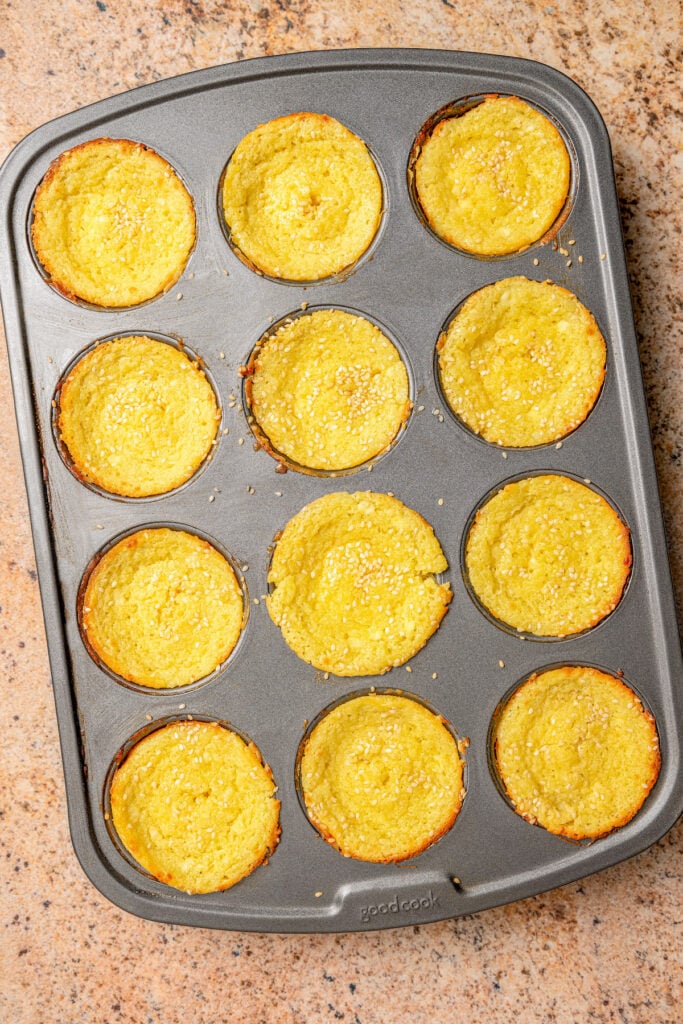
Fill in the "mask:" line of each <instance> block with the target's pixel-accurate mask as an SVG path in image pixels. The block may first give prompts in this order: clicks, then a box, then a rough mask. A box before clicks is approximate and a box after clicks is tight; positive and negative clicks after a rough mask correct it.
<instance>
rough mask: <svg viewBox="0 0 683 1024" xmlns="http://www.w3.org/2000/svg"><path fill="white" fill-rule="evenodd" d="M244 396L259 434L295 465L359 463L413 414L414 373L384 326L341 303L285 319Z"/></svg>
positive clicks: (263, 346)
mask: <svg viewBox="0 0 683 1024" xmlns="http://www.w3.org/2000/svg"><path fill="white" fill-rule="evenodd" d="M246 395H247V402H248V406H249V411H250V413H251V415H252V416H253V417H254V420H255V424H254V425H255V429H256V430H257V433H258V436H259V437H261V438H262V439H263V440H264V441H265V444H266V447H267V448H268V450H269V451H270V452H271V454H273V455H274V456H275V458H278V457H279V456H284V458H285V459H287V460H291V462H293V463H295V468H296V466H297V465H298V466H299V467H305V468H308V469H312V470H341V469H349V468H351V467H353V466H359V465H361V464H362V463H363V462H367V461H368V460H369V459H372V458H374V457H375V456H376V455H379V454H380V453H381V452H383V451H384V450H385V449H386V448H388V447H389V445H390V444H391V442H392V441H393V440H394V438H395V437H396V435H397V434H398V432H399V431H400V429H401V427H402V426H403V425H404V424H405V421H406V419H407V418H408V415H409V413H410V407H411V406H410V398H409V384H408V373H407V371H406V368H405V365H404V363H403V361H402V359H401V357H400V355H399V354H398V352H397V350H396V348H395V346H394V345H393V344H392V343H391V341H389V339H388V338H387V337H386V335H384V334H383V333H382V331H380V329H379V327H376V326H375V324H373V323H370V321H369V320H366V319H365V318H364V317H361V316H354V315H352V314H351V313H345V312H343V311H342V310H340V309H318V310H315V311H314V312H312V313H307V314H305V315H303V316H298V317H296V318H295V319H292V320H288V321H286V322H285V323H284V324H283V325H282V326H281V327H279V328H278V329H277V331H275V333H273V334H271V335H269V336H267V337H266V338H265V339H264V340H263V341H262V342H261V343H260V344H259V345H258V346H257V348H256V349H255V351H254V353H253V355H252V357H251V359H250V361H249V365H248V367H247V382H246Z"/></svg>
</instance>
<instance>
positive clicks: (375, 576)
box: [268, 491, 453, 676]
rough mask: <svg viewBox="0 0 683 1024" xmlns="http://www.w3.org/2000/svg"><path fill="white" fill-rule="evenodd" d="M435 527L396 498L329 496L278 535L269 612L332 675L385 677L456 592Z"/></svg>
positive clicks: (426, 634)
mask: <svg viewBox="0 0 683 1024" xmlns="http://www.w3.org/2000/svg"><path fill="white" fill-rule="evenodd" d="M447 565H448V563H447V562H446V559H445V557H444V554H443V551H442V550H441V546H440V544H439V542H438V540H437V539H436V537H435V536H434V531H433V530H432V527H431V526H430V525H429V523H427V522H426V521H425V520H424V519H423V518H422V516H421V515H419V514H418V513H417V512H414V511H413V510H412V509H410V508H408V507H407V506H406V505H403V504H402V503H401V502H400V501H398V499H397V498H393V497H390V496H389V495H387V494H375V493H373V492H372V491H359V492H357V493H355V494H349V493H347V492H346V491H342V492H337V493H332V494H326V495H324V496H323V497H322V498H317V499H316V500H315V501H312V502H311V503H310V504H309V505H306V506H305V507H304V508H303V509H302V510H301V511H300V512H298V513H297V514H296V515H295V516H294V518H293V519H290V521H289V523H288V524H287V526H286V527H285V529H284V530H283V532H282V534H281V535H280V537H279V539H278V540H277V544H276V546H275V551H274V553H273V558H272V562H271V565H270V571H269V573H268V583H269V584H270V587H271V593H270V595H269V597H268V610H269V612H270V615H271V618H272V619H273V622H275V624H276V625H277V626H279V627H280V629H281V630H282V635H283V637H284V638H285V640H286V642H287V643H288V644H289V646H290V647H291V648H292V650H294V651H295V652H296V653H297V654H298V655H299V657H300V658H303V660H304V661H307V662H310V664H312V665H315V667H316V668H319V669H321V670H323V671H325V672H332V673H334V674H335V675H338V676H369V675H375V674H379V673H382V672H388V671H389V669H390V668H392V667H394V666H396V665H402V664H403V663H404V662H406V661H408V659H409V658H411V657H412V656H413V655H414V654H415V653H416V652H417V651H419V650H420V648H421V647H423V646H424V644H425V643H426V642H427V640H428V639H429V638H430V636H431V635H432V634H433V633H434V632H435V630H436V629H437V628H438V626H439V623H440V622H441V619H442V618H443V616H444V615H445V614H446V609H447V608H448V604H449V602H450V600H451V597H452V596H453V595H452V593H451V589H450V586H449V584H448V583H439V582H437V580H436V579H435V575H436V574H437V573H441V572H444V571H445V569H446V568H447Z"/></svg>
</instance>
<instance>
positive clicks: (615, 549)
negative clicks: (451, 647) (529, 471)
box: [465, 474, 632, 637]
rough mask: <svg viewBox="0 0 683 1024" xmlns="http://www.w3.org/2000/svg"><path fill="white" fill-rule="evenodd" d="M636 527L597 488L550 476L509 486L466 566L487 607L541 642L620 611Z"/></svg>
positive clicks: (478, 527) (470, 541)
mask: <svg viewBox="0 0 683 1024" xmlns="http://www.w3.org/2000/svg"><path fill="white" fill-rule="evenodd" d="M631 560H632V559H631V542H630V536H629V530H628V527H627V526H626V525H625V524H624V523H623V522H622V521H621V519H620V518H619V516H618V515H617V513H616V512H615V510H614V509H613V508H612V506H611V505H610V504H609V503H608V502H607V501H605V499H604V498H603V497H601V496H600V495H599V494H597V493H596V492H595V491H594V490H592V488H590V487H586V486H585V485H584V484H580V483H577V481H576V480H572V479H571V478H569V477H566V476H560V475H556V474H545V475H542V476H531V477H527V478H526V479H523V480H515V481H513V482H512V483H509V484H507V485H506V486H505V487H503V488H502V489H501V490H500V491H498V493H497V494H495V495H494V496H493V497H492V498H490V499H489V500H488V501H487V502H486V503H485V504H484V505H482V507H481V508H480V509H479V510H478V512H477V514H476V516H475V519H474V522H473V524H472V527H471V529H470V531H469V534H468V537H467V544H466V551H465V564H466V569H467V574H468V576H469V582H470V585H471V587H472V589H473V590H474V593H475V594H476V596H477V598H478V599H479V601H480V602H481V603H482V605H483V606H484V607H485V608H487V609H488V611H489V612H490V613H491V614H492V615H493V616H494V617H495V618H496V619H498V620H499V621H501V622H503V623H506V624H507V625H508V626H511V627H512V628H513V629H516V630H519V631H521V632H526V633H532V634H534V635H536V636H548V637H562V636H570V635H572V634H575V633H580V632H582V631H583V630H585V629H589V628H590V627H591V626H595V625H596V624H597V623H598V622H600V620H601V619H604V617H605V616H606V615H609V613H610V612H611V611H612V610H613V609H614V608H616V606H617V604H618V603H619V600H620V598H621V595H622V593H623V590H624V587H625V585H626V581H627V580H628V577H629V573H630V570H631Z"/></svg>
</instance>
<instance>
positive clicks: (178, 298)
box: [176, 292, 183, 302]
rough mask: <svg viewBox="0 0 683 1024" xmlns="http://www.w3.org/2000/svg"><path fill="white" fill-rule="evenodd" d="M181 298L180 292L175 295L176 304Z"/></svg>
mask: <svg viewBox="0 0 683 1024" xmlns="http://www.w3.org/2000/svg"><path fill="white" fill-rule="evenodd" d="M182 297H183V293H182V292H178V294H177V295H176V302H180V300H181V299H182Z"/></svg>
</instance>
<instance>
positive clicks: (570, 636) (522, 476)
mask: <svg viewBox="0 0 683 1024" xmlns="http://www.w3.org/2000/svg"><path fill="white" fill-rule="evenodd" d="M484 443H487V442H484ZM535 476H562V477H568V478H569V479H570V480H575V481H576V483H579V484H583V485H584V486H585V487H589V488H590V489H591V490H592V491H594V492H595V493H596V494H599V495H600V497H601V498H603V499H604V500H605V501H606V502H607V504H608V505H609V506H610V508H612V509H613V511H614V512H615V514H616V515H617V516H618V518H619V519H620V521H621V522H622V523H623V524H624V525H625V526H626V527H627V529H629V538H630V548H631V565H630V568H629V574H628V577H627V579H626V581H625V583H624V586H623V588H622V591H621V596H620V597H619V600H618V601H617V603H616V605H615V606H614V608H613V609H612V610H611V611H610V612H608V613H607V615H604V616H603V617H602V618H601V619H600V620H599V621H598V622H596V623H595V625H593V626H587V627H586V629H582V630H579V631H578V632H576V633H567V634H566V635H565V636H552V635H547V634H544V635H540V634H537V633H530V632H527V631H526V630H523V629H515V627H514V626H511V625H510V624H509V623H507V622H503V620H502V619H499V618H497V617H496V616H495V615H494V614H493V613H492V612H491V611H489V609H488V608H487V607H486V605H485V604H484V603H483V602H482V601H481V599H480V598H479V596H478V594H477V592H476V590H475V589H474V587H473V586H472V582H471V580H470V574H469V571H468V568H467V559H466V551H467V542H468V540H469V536H470V531H471V529H472V526H473V524H474V520H475V518H476V515H477V512H478V511H479V510H480V509H481V508H483V507H484V505H486V504H487V502H489V501H490V500H491V498H493V497H495V495H496V494H498V493H499V492H500V491H502V490H503V488H504V487H507V485H508V484H512V483H516V482H517V481H519V480H527V479H529V478H530V477H535ZM635 570H636V554H635V551H634V544H633V533H632V531H631V530H630V528H629V526H628V522H627V520H626V517H625V516H624V515H622V513H621V511H620V510H619V508H618V507H617V505H616V504H615V503H614V502H613V501H612V499H611V498H610V497H609V495H607V494H606V493H605V492H604V491H603V490H602V489H601V488H600V487H598V486H597V485H596V484H595V483H593V481H592V480H587V479H586V478H581V477H579V476H577V475H576V474H575V473H570V472H567V471H566V470H558V469H537V470H533V471H531V472H527V473H517V474H516V475H515V476H509V477H506V478H505V479H504V480H501V481H500V482H499V483H497V484H496V485H495V486H494V487H492V488H491V489H490V490H489V491H488V492H487V493H486V494H485V495H484V496H483V498H482V499H481V501H479V502H478V504H477V505H476V506H475V507H474V508H473V509H472V511H471V512H470V514H469V516H468V519H467V522H466V524H465V528H464V530H463V533H462V538H461V542H460V571H461V573H462V578H463V582H464V584H465V589H466V590H467V593H468V594H469V596H470V597H471V599H472V601H473V602H474V604H475V605H476V606H477V608H478V609H479V611H480V612H481V613H482V615H483V616H484V618H486V619H488V621H489V622H490V623H491V624H492V625H494V626H496V627H497V628H498V629H500V630H502V632H503V633H507V634H508V635H509V636H514V637H517V639H518V640H533V641H536V642H538V643H568V642H570V641H572V640H576V639H577V638H578V637H582V636H586V634H588V633H593V632H594V631H595V630H596V629H599V628H600V627H601V626H602V625H604V624H605V623H606V622H608V621H609V619H611V617H612V616H613V615H614V614H615V613H616V612H617V611H618V610H619V608H620V607H621V606H622V604H623V602H624V599H625V598H626V595H627V593H628V590H629V587H630V584H631V580H632V579H633V573H634V571H635Z"/></svg>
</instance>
